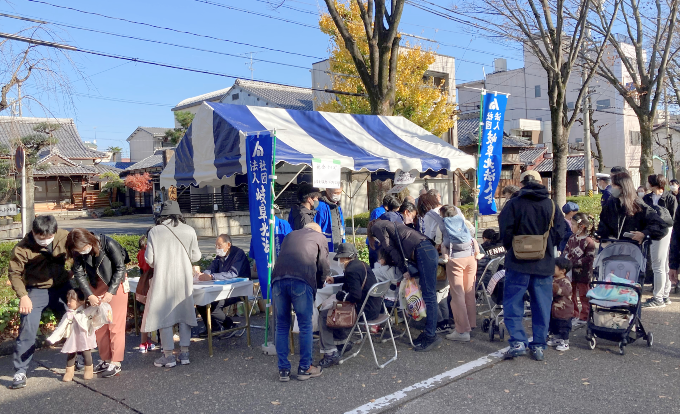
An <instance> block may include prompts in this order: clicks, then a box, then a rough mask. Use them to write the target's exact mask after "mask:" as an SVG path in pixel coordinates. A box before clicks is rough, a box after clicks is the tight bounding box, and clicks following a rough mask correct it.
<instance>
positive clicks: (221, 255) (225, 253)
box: [215, 249, 227, 257]
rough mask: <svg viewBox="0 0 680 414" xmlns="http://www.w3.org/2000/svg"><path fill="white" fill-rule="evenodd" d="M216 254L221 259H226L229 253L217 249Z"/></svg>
mask: <svg viewBox="0 0 680 414" xmlns="http://www.w3.org/2000/svg"><path fill="white" fill-rule="evenodd" d="M215 253H217V255H218V256H219V257H224V256H226V255H227V252H226V251H224V250H222V249H215Z"/></svg>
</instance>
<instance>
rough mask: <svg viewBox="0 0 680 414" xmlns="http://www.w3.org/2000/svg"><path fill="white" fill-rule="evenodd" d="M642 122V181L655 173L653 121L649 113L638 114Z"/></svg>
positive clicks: (644, 181)
mask: <svg viewBox="0 0 680 414" xmlns="http://www.w3.org/2000/svg"><path fill="white" fill-rule="evenodd" d="M638 121H639V122H640V144H641V148H640V183H646V182H647V177H648V176H650V175H652V174H654V153H653V152H652V142H653V140H652V122H651V119H650V116H649V114H645V115H642V116H638Z"/></svg>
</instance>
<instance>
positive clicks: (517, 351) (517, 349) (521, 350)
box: [503, 342, 527, 359]
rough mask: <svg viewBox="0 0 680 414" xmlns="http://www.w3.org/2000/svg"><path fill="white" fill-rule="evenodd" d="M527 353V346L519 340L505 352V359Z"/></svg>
mask: <svg viewBox="0 0 680 414" xmlns="http://www.w3.org/2000/svg"><path fill="white" fill-rule="evenodd" d="M526 354H527V347H526V346H525V345H524V342H518V343H516V344H514V345H511V346H510V349H508V350H507V351H505V353H503V359H513V358H516V357H519V356H524V355H526Z"/></svg>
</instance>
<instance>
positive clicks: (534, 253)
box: [512, 200, 555, 260]
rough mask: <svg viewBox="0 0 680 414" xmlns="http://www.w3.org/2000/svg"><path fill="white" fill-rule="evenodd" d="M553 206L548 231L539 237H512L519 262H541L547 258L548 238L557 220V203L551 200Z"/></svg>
mask: <svg viewBox="0 0 680 414" xmlns="http://www.w3.org/2000/svg"><path fill="white" fill-rule="evenodd" d="M550 204H551V205H552V215H551V217H550V225H549V226H548V231H546V232H545V233H544V234H538V235H533V234H531V235H529V234H526V235H516V236H513V237H512V252H513V253H514V254H515V257H516V258H517V259H519V260H541V259H543V258H544V257H545V249H546V248H547V246H548V237H550V230H552V227H553V221H554V220H555V203H553V201H552V200H550Z"/></svg>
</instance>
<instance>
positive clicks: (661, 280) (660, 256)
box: [650, 231, 672, 302]
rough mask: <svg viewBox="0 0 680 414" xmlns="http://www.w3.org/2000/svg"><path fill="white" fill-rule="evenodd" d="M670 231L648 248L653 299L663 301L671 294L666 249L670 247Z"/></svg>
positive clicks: (653, 241)
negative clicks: (652, 280) (652, 273)
mask: <svg viewBox="0 0 680 414" xmlns="http://www.w3.org/2000/svg"><path fill="white" fill-rule="evenodd" d="M671 233H672V232H671V231H669V232H668V234H667V235H666V236H665V237H664V238H663V239H661V240H652V246H651V248H650V253H651V259H652V269H653V270H654V299H656V300H657V301H660V302H661V301H663V300H664V299H665V298H668V296H669V295H670V294H671V279H670V277H669V276H668V249H669V247H670V245H671Z"/></svg>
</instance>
